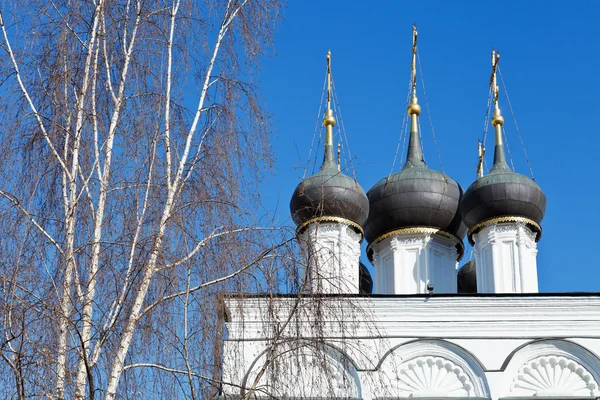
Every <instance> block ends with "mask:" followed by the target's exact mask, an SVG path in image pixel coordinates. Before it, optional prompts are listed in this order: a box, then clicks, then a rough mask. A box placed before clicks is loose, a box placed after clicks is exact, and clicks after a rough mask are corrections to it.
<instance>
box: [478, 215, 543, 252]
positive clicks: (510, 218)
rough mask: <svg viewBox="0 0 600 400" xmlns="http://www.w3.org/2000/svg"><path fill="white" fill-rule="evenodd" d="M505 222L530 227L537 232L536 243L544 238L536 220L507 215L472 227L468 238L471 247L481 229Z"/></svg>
mask: <svg viewBox="0 0 600 400" xmlns="http://www.w3.org/2000/svg"><path fill="white" fill-rule="evenodd" d="M505 222H520V223H522V224H525V225H528V226H530V227H531V228H533V230H534V231H535V232H536V239H535V241H536V242H539V241H540V239H541V237H542V227H541V226H540V224H538V223H537V222H535V221H534V220H532V219H529V218H525V217H517V216H512V215H507V216H504V217H496V218H490V219H486V220H485V221H481V222H480V223H478V224H475V225H473V226H472V227H471V229H469V232H468V233H467V237H468V238H469V243H471V245H474V244H475V242H474V241H473V235H474V234H475V233H477V232H478V231H479V230H480V229H482V228H485V227H486V226H490V225H496V224H500V223H505Z"/></svg>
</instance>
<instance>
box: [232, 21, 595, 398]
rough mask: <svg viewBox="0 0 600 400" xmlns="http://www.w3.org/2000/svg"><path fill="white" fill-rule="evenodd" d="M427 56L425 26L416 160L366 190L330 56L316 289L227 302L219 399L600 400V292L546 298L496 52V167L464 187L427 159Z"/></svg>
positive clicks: (537, 233) (534, 203)
mask: <svg viewBox="0 0 600 400" xmlns="http://www.w3.org/2000/svg"><path fill="white" fill-rule="evenodd" d="M416 54H417V32H416V28H415V29H414V31H413V51H412V89H411V94H410V97H411V98H410V102H409V105H408V109H407V114H408V115H407V118H409V119H410V134H409V143H408V151H407V156H406V161H405V163H404V166H403V167H402V168H401V170H400V171H399V172H396V173H394V174H390V175H388V176H383V178H382V179H381V180H380V181H379V182H377V183H376V184H375V185H374V186H373V187H372V188H371V189H370V190H369V191H368V192H366V193H365V191H364V190H363V188H362V187H361V186H360V185H359V183H358V182H357V181H356V180H355V179H354V178H352V177H350V176H347V175H345V174H344V173H343V172H341V171H340V168H339V159H338V160H336V155H335V148H334V143H333V128H334V126H335V124H336V116H335V115H334V111H333V110H332V108H331V104H330V103H331V63H330V62H331V55H330V54H328V56H327V68H328V70H327V76H328V80H329V84H328V93H327V108H326V111H325V115H324V120H323V124H324V126H325V131H326V135H325V143H324V158H323V163H322V165H321V168H320V170H319V171H318V172H317V173H315V174H314V175H312V176H309V177H307V178H306V179H304V180H303V181H302V182H300V183H299V185H298V186H297V188H296V190H295V191H294V193H293V195H292V198H291V202H290V211H291V215H292V218H293V221H294V222H295V223H296V225H297V230H296V233H297V239H298V242H299V245H300V246H301V247H302V251H303V253H304V254H305V256H306V263H305V265H304V266H303V267H302V272H301V275H302V276H303V277H304V279H303V280H302V282H303V284H302V285H301V287H300V288H299V290H298V293H296V294H286V295H279V296H277V295H259V294H255V295H248V294H246V295H239V294H230V295H227V296H225V297H224V300H223V302H224V304H223V306H224V309H225V310H226V311H225V313H226V322H225V331H226V332H225V335H224V344H223V346H224V347H223V356H222V360H221V362H222V371H221V374H222V376H221V381H222V386H221V395H222V398H227V399H229V398H231V399H270V398H275V399H364V400H372V399H406V398H429V399H439V398H447V397H451V398H476V399H488V400H496V399H506V400H508V399H525V398H530V399H534V398H535V399H597V398H600V389H599V387H598V385H599V383H600V357H599V355H600V296H598V295H597V294H585V293H564V294H560V293H539V292H538V281H537V276H538V271H537V262H536V257H537V251H538V250H537V243H538V241H539V240H540V239H541V237H542V220H543V217H544V212H545V209H546V196H545V194H544V192H543V191H542V189H541V188H540V187H539V186H538V185H537V184H536V182H534V181H533V180H532V179H530V178H528V177H526V176H524V175H521V174H519V173H517V172H515V171H513V170H512V169H511V168H510V167H509V165H508V164H507V162H506V156H505V147H504V144H503V124H504V118H503V116H502V112H501V110H500V106H499V99H498V87H497V85H496V74H497V66H498V62H499V55H498V54H497V53H493V54H492V75H491V80H490V81H491V82H490V85H491V92H492V96H493V99H492V100H493V103H492V104H493V115H492V117H491V119H490V123H491V126H492V127H493V129H494V134H495V135H494V137H495V140H494V142H495V143H494V161H493V167H492V168H491V169H490V171H489V173H487V174H484V173H483V168H482V166H481V163H480V168H479V173H478V178H477V179H476V180H475V182H473V183H472V184H471V185H470V186H469V187H468V189H467V190H466V191H464V192H463V189H462V188H461V186H460V185H459V184H458V183H457V182H456V181H455V180H453V179H452V178H451V177H449V176H447V175H446V174H444V173H442V172H439V171H436V170H433V169H431V168H429V167H428V166H427V165H426V163H425V161H424V156H423V151H422V147H421V144H420V133H419V129H420V125H419V115H420V113H421V106H420V105H419V100H418V98H417V88H416V86H417V79H416V75H417V74H416V72H417V68H416V61H415V60H416ZM480 156H481V158H482V157H483V151H481V152H480ZM382 175H383V174H382ZM464 239H466V240H468V241H469V243H470V244H471V246H472V247H473V259H472V260H471V261H469V262H467V263H463V266H462V267H461V268H458V266H459V265H461V259H462V257H463V254H464V252H465V248H464V242H463V240H464ZM363 240H365V241H366V243H367V248H366V249H367V257H368V259H369V261H370V262H371V263H372V265H373V266H374V274H373V277H371V276H370V274H369V272H368V270H367V268H366V267H365V266H364V265H362V264H361V262H360V254H361V243H362V242H363Z"/></svg>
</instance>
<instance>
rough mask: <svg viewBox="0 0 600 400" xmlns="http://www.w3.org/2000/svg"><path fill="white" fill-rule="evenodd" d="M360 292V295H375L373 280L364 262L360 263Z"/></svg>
mask: <svg viewBox="0 0 600 400" xmlns="http://www.w3.org/2000/svg"><path fill="white" fill-rule="evenodd" d="M358 292H359V293H360V294H371V293H373V278H372V277H371V273H369V270H368V269H367V267H366V266H365V264H363V263H362V262H359V263H358Z"/></svg>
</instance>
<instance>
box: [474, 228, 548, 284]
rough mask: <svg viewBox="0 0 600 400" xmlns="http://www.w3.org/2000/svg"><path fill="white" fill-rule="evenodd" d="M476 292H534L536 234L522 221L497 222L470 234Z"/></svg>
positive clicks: (536, 282)
mask: <svg viewBox="0 0 600 400" xmlns="http://www.w3.org/2000/svg"><path fill="white" fill-rule="evenodd" d="M473 240H474V241H475V246H474V248H473V254H474V256H475V262H476V265H477V292H478V293H537V292H538V280H537V262H536V255H537V243H536V242H535V233H533V232H532V231H531V229H529V227H528V226H527V225H525V224H523V223H521V222H508V223H498V224H493V225H490V226H486V227H484V228H482V229H481V230H480V231H479V232H478V233H475V234H474V235H473Z"/></svg>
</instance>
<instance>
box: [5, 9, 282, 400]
mask: <svg viewBox="0 0 600 400" xmlns="http://www.w3.org/2000/svg"><path fill="white" fill-rule="evenodd" d="M17 3H18V4H17ZM280 7H281V5H280V4H279V1H278V0H228V1H206V2H195V1H191V0H113V1H107V0H94V1H71V0H50V1H47V0H43V1H42V0H25V1H22V2H15V4H13V5H12V6H11V5H10V4H4V5H3V6H2V7H1V8H0V27H1V30H2V32H1V46H2V49H3V58H2V67H3V70H2V81H1V82H2V90H1V91H0V95H1V96H2V108H1V113H2V117H1V121H2V122H1V126H2V130H1V132H0V146H1V151H2V157H1V158H0V224H1V225H0V226H1V227H2V238H1V239H0V251H1V252H2V253H1V254H2V258H1V261H2V265H1V266H0V284H1V286H0V294H1V295H2V300H1V303H0V307H1V309H2V314H3V324H2V328H1V329H2V331H1V332H2V338H0V344H1V348H0V350H1V351H2V360H4V364H3V366H2V371H5V372H7V374H6V375H5V380H4V381H2V382H1V383H0V389H2V388H4V389H2V390H4V394H5V395H6V396H9V397H10V396H12V397H17V398H25V397H32V396H38V397H50V398H55V399H63V398H76V399H83V398H95V397H102V398H106V399H115V398H130V397H143V395H144V393H154V394H156V393H162V394H163V395H165V396H167V395H172V396H179V395H181V394H182V393H184V394H185V395H186V396H189V397H190V398H203V397H205V396H206V395H207V394H208V393H209V392H210V390H211V389H212V388H213V387H214V386H215V380H216V379H215V375H214V374H213V370H214V367H215V365H214V364H215V361H214V360H213V347H214V343H215V340H220V338H216V337H215V332H217V331H218V329H216V328H215V324H216V321H217V318H216V313H217V311H216V309H215V307H214V304H215V302H214V295H215V293H216V292H217V291H219V290H223V289H228V290H234V291H238V290H242V289H248V286H247V285H253V286H254V289H255V290H262V291H267V290H270V289H272V288H278V287H280V285H281V284H282V283H281V282H280V281H279V280H278V279H279V278H278V275H277V272H273V271H275V269H274V268H275V267H274V265H275V264H274V261H273V259H274V258H275V256H276V255H277V254H278V253H279V252H281V251H284V250H285V249H286V246H287V244H288V243H289V240H287V238H288V237H289V233H288V232H284V231H282V230H280V229H278V228H276V227H273V224H271V223H270V222H268V219H266V218H263V219H262V220H261V219H259V217H260V216H259V215H257V213H256V210H257V209H260V208H259V207H258V205H259V204H260V196H259V194H258V185H259V183H260V182H261V180H262V179H263V178H264V175H265V173H266V171H267V170H268V169H269V167H270V165H271V163H272V154H271V152H270V147H269V144H268V133H269V124H268V115H267V114H266V113H265V110H263V108H262V106H261V105H260V102H259V99H258V93H257V90H256V87H255V78H254V74H253V71H255V70H256V68H257V60H258V58H259V57H260V56H261V55H262V54H263V52H264V50H265V49H266V48H267V47H268V46H269V45H270V44H271V39H272V35H273V30H274V29H275V27H276V23H277V20H278V17H279V11H280ZM265 221H267V222H265ZM246 291H247V290H246ZM209 321H215V322H212V323H211V322H209ZM211 324H212V325H211ZM163 372H168V373H169V374H168V376H176V377H177V378H176V379H171V378H164V376H165V375H164V374H163ZM155 373H156V375H154V374H155ZM6 376H10V377H11V378H10V379H9V378H6ZM157 377H158V378H157ZM179 378H181V379H179ZM183 381H185V382H187V383H186V384H183V383H181V382H183Z"/></svg>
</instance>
